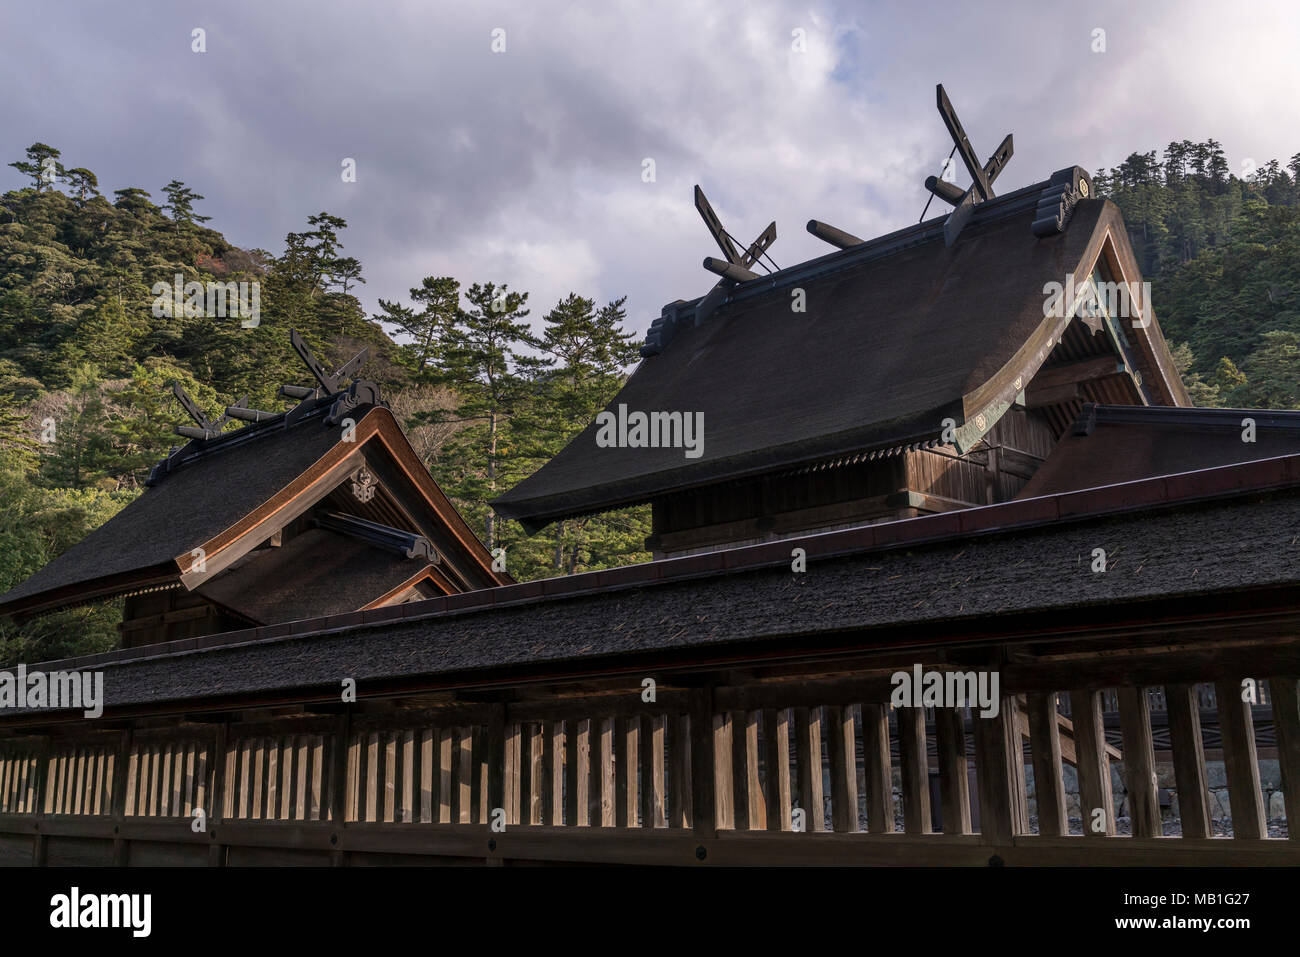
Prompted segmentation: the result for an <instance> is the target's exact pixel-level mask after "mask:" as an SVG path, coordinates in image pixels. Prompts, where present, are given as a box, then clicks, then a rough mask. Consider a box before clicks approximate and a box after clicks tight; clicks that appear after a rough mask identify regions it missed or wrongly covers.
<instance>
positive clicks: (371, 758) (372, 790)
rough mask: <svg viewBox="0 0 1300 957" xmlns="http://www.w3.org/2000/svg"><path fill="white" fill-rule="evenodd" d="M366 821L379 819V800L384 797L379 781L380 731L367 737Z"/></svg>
mask: <svg viewBox="0 0 1300 957" xmlns="http://www.w3.org/2000/svg"><path fill="white" fill-rule="evenodd" d="M365 773H366V784H365V795H366V813H365V820H366V821H378V820H379V801H380V799H381V798H382V797H383V793H382V792H381V791H380V789H379V788H380V782H379V733H378V732H376V731H372V732H370V734H369V735H368V736H367V739H366V764H365Z"/></svg>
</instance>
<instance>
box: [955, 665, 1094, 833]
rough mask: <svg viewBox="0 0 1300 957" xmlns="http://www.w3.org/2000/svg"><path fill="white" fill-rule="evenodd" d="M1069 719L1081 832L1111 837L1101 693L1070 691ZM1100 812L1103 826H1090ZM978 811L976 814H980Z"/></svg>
mask: <svg viewBox="0 0 1300 957" xmlns="http://www.w3.org/2000/svg"><path fill="white" fill-rule="evenodd" d="M1070 720H1071V721H1072V722H1073V723H1074V753H1075V760H1076V765H1075V767H1076V768H1077V769H1078V772H1079V807H1080V813H1081V815H1082V817H1083V833H1084V834H1087V835H1090V836H1092V837H1113V836H1114V834H1115V808H1114V801H1113V800H1112V798H1111V790H1110V758H1109V757H1108V756H1107V755H1106V735H1105V730H1104V728H1103V726H1102V723H1101V692H1099V691H1094V690H1086V691H1084V690H1076V691H1071V692H1070ZM1098 809H1100V810H1101V812H1102V815H1103V816H1104V820H1103V821H1102V822H1101V823H1102V824H1103V825H1104V826H1103V827H1101V828H1096V827H1095V825H1094V821H1095V815H1096V811H1097V810H1098ZM983 813H984V812H983V810H982V809H981V811H980V814H981V815H983Z"/></svg>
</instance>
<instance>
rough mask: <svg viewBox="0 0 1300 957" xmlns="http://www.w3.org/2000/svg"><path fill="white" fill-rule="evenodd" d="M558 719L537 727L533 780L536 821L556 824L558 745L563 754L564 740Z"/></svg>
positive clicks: (534, 818) (560, 752) (534, 819)
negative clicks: (558, 733)
mask: <svg viewBox="0 0 1300 957" xmlns="http://www.w3.org/2000/svg"><path fill="white" fill-rule="evenodd" d="M558 724H559V722H558V721H543V722H542V723H541V724H540V725H539V726H538V729H537V744H536V747H537V777H536V779H535V780H534V782H533V785H534V786H533V794H534V803H535V812H534V816H533V821H534V823H537V824H545V825H554V824H556V823H557V822H556V820H555V795H556V793H557V791H556V787H555V784H556V781H555V775H556V771H557V770H559V769H558V768H557V766H556V761H555V757H556V753H557V752H556V747H555V746H556V745H557V744H560V745H561V750H560V751H559V752H558V753H559V754H561V755H563V754H564V750H563V747H562V745H563V742H562V741H561V740H560V739H559V738H558V735H557V733H556V726H557V725H558Z"/></svg>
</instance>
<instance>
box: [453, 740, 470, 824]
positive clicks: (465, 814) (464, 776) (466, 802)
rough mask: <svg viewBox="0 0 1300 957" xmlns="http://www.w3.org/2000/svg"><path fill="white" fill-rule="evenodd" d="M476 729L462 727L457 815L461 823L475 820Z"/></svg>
mask: <svg viewBox="0 0 1300 957" xmlns="http://www.w3.org/2000/svg"><path fill="white" fill-rule="evenodd" d="M473 795H474V729H473V728H461V729H460V743H459V745H458V748H457V766H456V816H455V817H454V818H453V820H455V821H459V822H460V823H461V824H470V823H472V822H473V820H474V817H473V814H474V808H473V803H472V801H473Z"/></svg>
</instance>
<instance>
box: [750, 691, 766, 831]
mask: <svg viewBox="0 0 1300 957" xmlns="http://www.w3.org/2000/svg"><path fill="white" fill-rule="evenodd" d="M762 723H763V713H762V712H761V711H751V712H749V713H748V714H746V715H745V792H746V796H747V799H748V802H749V827H750V829H751V830H755V831H765V830H767V801H766V800H765V799H764V797H763V784H762V779H761V777H760V774H759V763H760V762H759V750H758V749H759V744H760V741H759V739H760V737H761V735H760V733H759V731H760V728H761V727H762Z"/></svg>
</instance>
